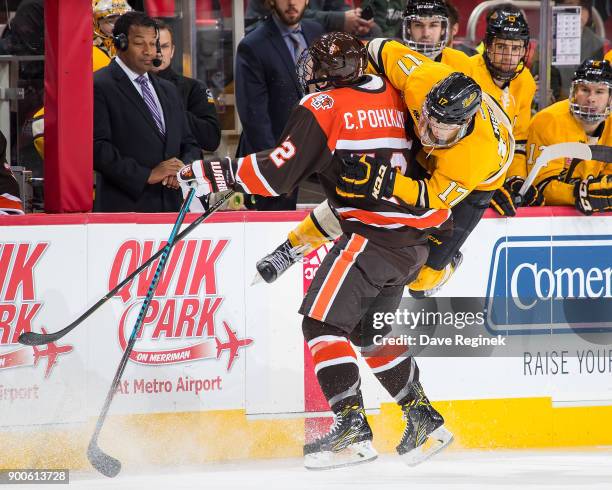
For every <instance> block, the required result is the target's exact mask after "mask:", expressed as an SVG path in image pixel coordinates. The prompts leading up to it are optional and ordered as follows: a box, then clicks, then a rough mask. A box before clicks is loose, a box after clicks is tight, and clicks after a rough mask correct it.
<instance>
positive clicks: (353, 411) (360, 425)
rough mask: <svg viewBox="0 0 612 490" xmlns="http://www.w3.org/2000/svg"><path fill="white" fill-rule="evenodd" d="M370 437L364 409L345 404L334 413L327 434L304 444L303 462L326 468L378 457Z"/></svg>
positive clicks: (370, 433)
mask: <svg viewBox="0 0 612 490" xmlns="http://www.w3.org/2000/svg"><path fill="white" fill-rule="evenodd" d="M372 437H373V436H372V429H370V425H369V424H368V421H367V419H366V414H365V410H364V409H363V408H362V407H360V406H359V405H356V404H355V405H349V406H347V407H345V408H343V409H342V410H341V411H340V412H339V413H338V414H336V416H335V420H334V424H333V425H332V426H331V428H330V430H329V432H328V433H327V434H325V435H324V436H323V437H321V438H320V439H317V440H316V441H314V442H311V443H308V444H305V445H304V466H305V467H306V468H307V469H309V470H326V469H331V468H339V467H341V466H350V465H355V464H359V463H365V462H367V461H372V460H374V459H376V458H377V457H378V453H377V452H376V449H374V446H372Z"/></svg>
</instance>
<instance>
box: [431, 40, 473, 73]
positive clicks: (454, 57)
mask: <svg viewBox="0 0 612 490" xmlns="http://www.w3.org/2000/svg"><path fill="white" fill-rule="evenodd" d="M436 61H439V62H440V63H444V64H445V65H448V66H450V67H451V68H453V69H454V70H456V71H460V72H461V73H465V74H466V75H467V76H469V77H471V76H472V63H471V61H470V57H469V56H468V55H467V54H465V53H464V52H463V51H459V50H458V49H454V48H449V47H446V48H444V49H443V50H442V53H441V54H440V56H439V59H436Z"/></svg>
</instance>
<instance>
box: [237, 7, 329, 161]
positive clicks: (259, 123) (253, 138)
mask: <svg viewBox="0 0 612 490" xmlns="http://www.w3.org/2000/svg"><path fill="white" fill-rule="evenodd" d="M301 26H302V32H303V33H304V37H305V38H306V42H307V43H308V45H309V46H310V45H311V44H312V43H313V42H314V41H315V40H316V39H318V38H319V36H321V34H323V28H322V27H321V26H320V25H319V24H317V23H316V22H312V21H309V20H302V22H301ZM234 79H235V84H236V106H237V108H238V114H239V115H240V122H241V123H242V135H241V137H240V143H239V145H238V150H237V156H245V155H248V154H249V153H253V152H256V151H260V150H265V149H267V148H272V147H273V146H275V145H276V141H277V140H278V138H279V137H280V135H281V133H282V132H283V129H284V128H285V124H287V121H288V120H289V114H290V113H291V110H292V109H293V107H295V106H296V105H297V103H298V102H299V101H300V98H301V97H302V94H301V91H300V86H299V84H298V79H297V75H296V71H295V63H294V62H293V58H292V57H291V54H290V53H289V49H288V48H287V45H286V44H285V41H284V40H283V37H282V35H281V33H280V31H279V30H278V27H276V24H275V23H274V21H273V20H272V18H271V17H270V18H268V19H267V20H266V21H265V22H263V23H262V24H261V25H260V26H259V27H258V28H257V29H255V30H254V31H253V32H251V33H250V34H248V35H247V36H245V37H244V38H243V39H242V41H240V44H239V45H238V50H237V53H236V74H235V77H234Z"/></svg>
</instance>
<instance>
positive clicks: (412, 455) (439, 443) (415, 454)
mask: <svg viewBox="0 0 612 490" xmlns="http://www.w3.org/2000/svg"><path fill="white" fill-rule="evenodd" d="M451 442H453V434H452V433H451V432H450V431H448V430H446V428H445V427H444V426H443V425H441V426H440V427H438V428H437V429H436V430H434V431H433V432H432V433H431V434H429V436H428V438H427V441H425V442H424V443H423V444H421V445H420V446H419V447H417V448H414V449H413V450H412V451H408V452H407V453H406V454H402V455H401V458H402V461H403V462H404V463H405V464H407V465H408V466H416V465H418V464H421V463H422V462H423V461H425V460H427V459H429V458H431V457H432V456H434V455H435V454H437V453H439V452H440V451H442V449H444V448H445V447H447V446H448V445H449V444H450V443H451Z"/></svg>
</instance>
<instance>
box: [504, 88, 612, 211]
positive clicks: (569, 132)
mask: <svg viewBox="0 0 612 490" xmlns="http://www.w3.org/2000/svg"><path fill="white" fill-rule="evenodd" d="M566 142H577V143H586V144H589V145H606V146H612V123H611V122H610V117H608V118H607V119H606V121H605V122H604V125H603V130H602V131H601V134H600V135H599V136H592V137H589V136H588V135H587V134H586V133H585V132H584V128H583V127H582V124H580V122H579V121H578V120H577V119H576V118H575V117H574V116H573V115H572V113H571V112H570V109H569V100H568V99H565V100H562V101H560V102H556V103H555V104H553V105H551V106H549V107H546V108H545V109H543V110H541V111H540V112H538V113H537V114H536V115H535V116H534V117H533V119H532V120H531V124H530V125H529V131H528V133H527V168H528V170H529V171H531V169H532V168H533V166H534V164H535V161H536V159H537V158H538V156H540V153H542V150H543V149H544V148H545V147H546V146H549V145H554V144H557V143H566ZM570 163H571V159H566V158H559V159H556V160H551V161H550V162H548V164H547V165H546V166H545V167H543V168H542V169H541V170H540V173H539V174H538V175H537V177H536V179H535V181H534V183H535V184H536V185H538V186H539V187H540V190H543V192H544V198H545V199H546V201H545V202H546V204H549V205H553V206H555V205H557V206H558V205H570V206H573V205H574V202H575V198H574V184H573V183H566V182H564V181H563V180H565V176H562V178H561V179H558V178H557V177H558V176H559V174H561V173H562V172H563V171H564V170H566V169H567V168H568V167H569V165H570ZM611 167H612V165H604V164H603V163H602V162H597V161H593V160H588V161H583V162H580V164H578V165H577V166H576V168H575V170H574V172H573V175H571V176H569V177H570V178H572V180H574V181H575V179H580V180H582V179H586V178H587V177H589V176H593V177H598V176H600V175H604V174H611V173H612V168H611ZM509 175H510V174H509Z"/></svg>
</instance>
